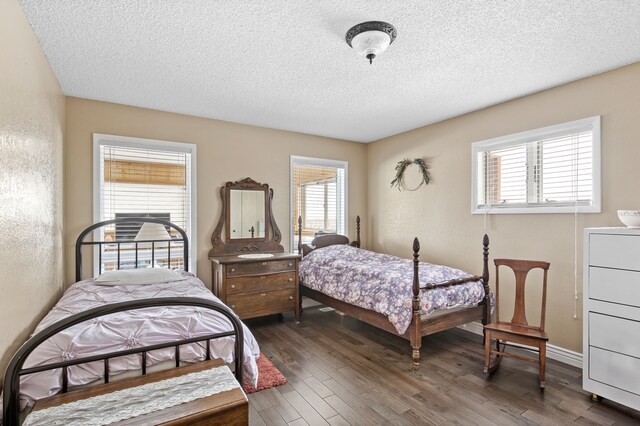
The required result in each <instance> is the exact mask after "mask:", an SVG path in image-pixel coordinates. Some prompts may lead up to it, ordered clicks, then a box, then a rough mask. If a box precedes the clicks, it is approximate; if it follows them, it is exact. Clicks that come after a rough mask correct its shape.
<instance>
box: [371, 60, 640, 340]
mask: <svg viewBox="0 0 640 426" xmlns="http://www.w3.org/2000/svg"><path fill="white" fill-rule="evenodd" d="M639 114H640V63H636V64H633V65H629V66H627V67H623V68H619V69H617V70H614V71H610V72H607V73H604V74H601V75H598V76H594V77H591V78H587V79H584V80H579V81H576V82H573V83H570V84H566V85H563V86H559V87H556V88H553V89H550V90H546V91H544V92H540V93H537V94H534V95H530V96H526V97H524V98H519V99H516V100H513V101H510V102H506V103H503V104H500V105H496V106H494V107H491V108H487V109H484V110H480V111H477V112H474V113H470V114H467V115H464V116H461V117H458V118H454V119H451V120H447V121H444V122H441V123H437V124H433V125H430V126H426V127H422V128H420V129H416V130H413V131H410V132H407V133H403V134H400V135H396V136H393V137H390V138H387V139H383V140H380V141H377V142H374V143H372V144H370V145H368V150H367V156H368V161H367V171H368V182H369V186H368V197H367V202H368V204H367V207H368V208H367V213H368V217H367V220H366V223H365V225H366V227H367V228H366V229H367V231H368V232H367V233H366V234H368V236H369V246H370V247H372V248H373V249H375V250H381V251H385V252H390V253H394V254H399V255H403V256H405V257H407V256H409V255H410V254H411V251H410V246H411V240H412V238H413V237H414V236H417V237H419V238H420V240H421V243H422V247H423V249H422V253H423V257H424V258H426V259H430V260H432V261H434V262H438V263H446V264H450V265H453V266H458V267H462V268H464V269H467V270H469V271H472V272H474V273H480V272H481V256H480V255H481V238H482V234H483V233H484V218H483V216H481V215H471V213H470V211H471V144H472V143H473V142H476V141H480V140H484V139H489V138H493V137H497V136H501V135H506V134H511V133H516V132H520V131H524V130H530V129H535V128H539V127H544V126H548V125H552V124H556V123H562V122H566V121H571V120H576V119H579V118H586V117H590V116H594V115H601V116H602V213H601V214H581V215H578V221H577V228H578V241H577V247H578V253H577V255H578V273H579V276H578V291H579V299H578V301H577V311H578V318H577V319H574V318H573V314H574V304H576V303H575V301H574V277H573V270H574V253H575V251H574V244H575V242H574V235H575V234H574V216H573V215H572V214H544V215H543V214H537V215H533V214H526V215H493V216H489V218H488V222H487V232H488V234H489V236H490V237H491V258H496V257H514V258H522V259H538V260H547V261H549V262H551V269H550V272H549V273H550V275H549V293H548V303H547V330H548V332H549V334H550V337H551V343H552V344H555V345H558V346H560V347H563V348H567V349H570V350H573V351H576V352H582V343H581V342H582V300H581V297H582V273H581V271H582V270H581V265H582V229H583V228H585V227H592V226H620V222H619V221H618V219H617V216H616V210H618V209H637V208H640V191H638V182H640V168H638V158H640V142H639V141H638V118H639ZM415 157H426V158H427V159H428V162H429V163H430V165H431V172H432V178H433V180H432V183H431V184H430V185H429V186H428V187H426V188H421V189H420V190H418V191H416V192H398V190H397V189H395V188H393V189H392V188H390V187H389V182H390V181H391V179H392V178H393V176H394V175H395V172H394V166H395V164H396V162H397V161H399V160H401V159H403V158H411V159H413V158H415ZM491 273H492V274H493V273H494V269H493V268H492V269H491ZM504 275H506V274H504ZM532 278H533V277H532ZM538 307H539V301H536V300H535V299H534V300H532V303H531V304H530V306H529V307H528V308H530V309H532V310H531V314H530V315H529V319H530V320H531V321H532V322H533V320H534V315H533V312H535V311H534V310H533V309H534V308H538ZM538 312H539V310H538ZM505 313H506V311H505ZM505 316H507V315H505ZM507 319H509V318H508V317H507Z"/></svg>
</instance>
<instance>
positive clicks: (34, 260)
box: [0, 0, 64, 372]
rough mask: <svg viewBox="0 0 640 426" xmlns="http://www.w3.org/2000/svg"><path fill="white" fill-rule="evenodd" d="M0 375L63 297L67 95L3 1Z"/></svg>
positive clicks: (16, 11)
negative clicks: (64, 165)
mask: <svg viewBox="0 0 640 426" xmlns="http://www.w3.org/2000/svg"><path fill="white" fill-rule="evenodd" d="M0 76H1V77H0V200H1V202H0V230H1V231H0V269H1V270H2V280H0V294H1V295H2V296H1V297H0V325H1V328H0V371H2V372H4V369H5V366H6V364H7V362H8V361H9V358H10V357H11V355H12V354H13V353H14V352H15V350H16V349H17V348H18V346H19V345H20V344H22V342H23V341H24V340H25V339H26V338H27V336H28V334H29V333H30V332H32V331H33V327H34V326H35V323H36V322H37V321H39V320H40V319H41V318H42V315H43V314H44V312H46V310H47V309H48V308H49V307H50V306H51V305H52V303H53V302H55V301H56V300H57V298H58V296H59V294H60V290H61V288H62V281H63V262H62V250H61V248H62V224H63V222H62V139H63V132H64V96H63V95H62V91H61V90H60V86H59V85H58V81H57V80H56V77H55V76H54V74H53V72H52V71H51V68H50V67H49V63H48V62H47V59H46V57H45V56H44V54H43V53H42V50H41V49H40V45H39V44H38V42H37V40H36V37H35V36H34V34H33V32H32V31H31V26H30V25H29V23H28V22H27V19H26V18H25V16H24V14H23V12H22V9H21V8H20V6H19V4H18V2H17V1H16V0H0Z"/></svg>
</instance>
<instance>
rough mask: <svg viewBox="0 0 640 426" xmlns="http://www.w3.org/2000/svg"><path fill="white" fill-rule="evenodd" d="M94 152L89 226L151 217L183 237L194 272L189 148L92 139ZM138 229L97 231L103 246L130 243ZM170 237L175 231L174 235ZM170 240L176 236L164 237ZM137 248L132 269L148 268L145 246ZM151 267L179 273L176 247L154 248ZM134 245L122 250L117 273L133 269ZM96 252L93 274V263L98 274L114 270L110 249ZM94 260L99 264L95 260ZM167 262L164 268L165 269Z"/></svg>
mask: <svg viewBox="0 0 640 426" xmlns="http://www.w3.org/2000/svg"><path fill="white" fill-rule="evenodd" d="M93 149H94V186H93V190H94V200H93V201H94V210H93V211H94V221H95V222H100V221H105V220H111V219H117V218H124V217H153V218H157V219H165V220H169V221H171V222H173V223H175V224H176V225H178V226H179V227H181V228H182V229H184V231H185V232H186V233H187V236H188V237H189V243H190V247H189V251H190V253H189V257H190V259H189V263H190V265H189V270H190V271H195V257H194V253H195V250H194V249H195V247H196V241H195V240H196V239H195V235H196V229H195V224H196V221H195V196H194V194H195V176H196V175H195V155H196V147H195V145H191V144H183V143H177V142H166V141H157V140H151V139H139V138H128V137H121V136H110V135H101V134H94V135H93ZM140 226H141V225H138V224H123V225H118V226H111V227H107V228H103V232H104V235H100V236H99V238H101V239H104V240H107V241H108V240H110V239H114V240H115V239H118V240H123V239H125V240H133V239H134V238H135V237H136V235H137V234H138V231H139V230H140V229H139V228H140ZM174 232H175V231H174ZM170 236H171V237H173V238H176V237H177V235H173V234H171V233H170ZM142 244H144V243H141V244H140V246H139V255H138V265H137V266H138V267H144V266H148V265H149V263H150V262H151V259H152V256H151V245H150V244H149V243H147V245H148V246H149V247H148V248H145V247H144V246H142ZM154 248H155V252H154V255H153V259H154V262H155V263H156V264H157V265H159V266H163V267H166V266H168V267H171V268H174V269H177V268H183V267H184V265H183V263H184V259H183V256H182V250H183V248H182V247H181V243H172V244H171V248H170V250H171V251H170V252H168V249H169V247H168V245H167V244H162V243H160V244H155V247H154ZM134 249H135V244H131V245H122V249H121V251H122V253H121V254H120V255H121V268H127V267H130V268H134V267H135V266H136V265H135V255H134ZM97 250H98V249H96V258H95V261H94V265H95V266H94V269H95V272H96V273H97V271H98V261H101V262H102V270H103V271H108V270H111V269H114V268H115V265H116V257H117V249H116V246H115V245H114V246H109V245H104V246H103V249H102V250H103V252H102V253H101V254H100V255H99V253H98V252H97ZM98 259H100V260H98ZM168 262H170V264H168Z"/></svg>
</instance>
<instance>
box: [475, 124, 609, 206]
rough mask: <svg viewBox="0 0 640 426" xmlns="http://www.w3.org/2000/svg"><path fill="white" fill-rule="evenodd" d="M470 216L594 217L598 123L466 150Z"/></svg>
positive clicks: (561, 126) (484, 143) (488, 142)
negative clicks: (469, 164) (576, 214)
mask: <svg viewBox="0 0 640 426" xmlns="http://www.w3.org/2000/svg"><path fill="white" fill-rule="evenodd" d="M471 150H472V179H473V182H472V185H473V186H472V197H473V199H472V213H475V214H483V213H489V214H494V213H574V212H580V213H599V212H600V117H599V116H597V117H592V118H587V119H584V120H577V121H572V122H569V123H563V124H559V125H556V126H550V127H545V128H542V129H536V130H531V131H528V132H523V133H517V134H514V135H509V136H504V137H500V138H496V139H490V140H486V141H482V142H476V143H474V144H473V145H472V149H471Z"/></svg>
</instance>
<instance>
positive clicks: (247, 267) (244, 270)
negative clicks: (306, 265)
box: [226, 260, 296, 277]
mask: <svg viewBox="0 0 640 426" xmlns="http://www.w3.org/2000/svg"><path fill="white" fill-rule="evenodd" d="M295 265H296V263H295V260H272V261H268V260H267V261H260V262H250V263H232V264H230V265H226V268H227V276H228V277H233V276H238V275H259V274H270V273H274V272H283V271H294V270H295Z"/></svg>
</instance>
